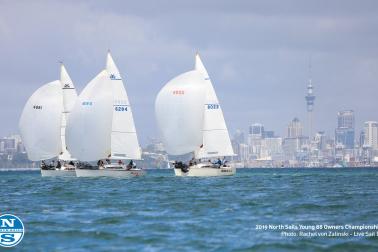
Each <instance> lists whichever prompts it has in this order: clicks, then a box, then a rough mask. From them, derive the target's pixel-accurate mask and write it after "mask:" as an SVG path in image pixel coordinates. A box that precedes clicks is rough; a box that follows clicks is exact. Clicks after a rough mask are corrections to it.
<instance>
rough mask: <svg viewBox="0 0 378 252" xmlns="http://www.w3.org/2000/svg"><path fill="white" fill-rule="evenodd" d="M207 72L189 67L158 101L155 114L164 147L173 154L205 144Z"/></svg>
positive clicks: (158, 96) (160, 93)
mask: <svg viewBox="0 0 378 252" xmlns="http://www.w3.org/2000/svg"><path fill="white" fill-rule="evenodd" d="M204 86H205V81H204V78H203V75H202V74H201V73H200V72H198V71H189V72H186V73H184V74H181V75H179V76H177V77H176V78H174V79H172V80H171V81H169V82H168V83H167V84H166V85H165V86H164V87H163V88H162V89H161V90H160V92H159V94H158V95H157V97H156V101H155V114H156V119H157V123H158V126H159V129H160V132H161V135H162V139H163V143H164V147H165V149H166V151H167V152H168V154H170V155H182V154H186V153H189V152H193V151H195V150H196V149H197V148H199V146H200V145H201V144H202V128H203V104H204V99H205V97H204V95H205V93H204Z"/></svg>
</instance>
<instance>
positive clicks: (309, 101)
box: [305, 59, 315, 141]
mask: <svg viewBox="0 0 378 252" xmlns="http://www.w3.org/2000/svg"><path fill="white" fill-rule="evenodd" d="M305 99H306V104H307V117H308V136H309V139H310V141H311V139H312V111H313V109H314V101H315V95H314V93H313V86H312V80H311V59H310V64H309V79H308V85H307V95H306V96H305Z"/></svg>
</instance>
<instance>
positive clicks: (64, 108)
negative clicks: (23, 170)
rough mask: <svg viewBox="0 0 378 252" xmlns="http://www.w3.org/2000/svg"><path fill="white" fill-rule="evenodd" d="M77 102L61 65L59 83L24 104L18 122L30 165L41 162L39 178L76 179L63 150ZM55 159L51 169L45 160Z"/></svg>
mask: <svg viewBox="0 0 378 252" xmlns="http://www.w3.org/2000/svg"><path fill="white" fill-rule="evenodd" d="M76 98H77V94H76V90H75V86H74V85H73V82H72V80H71V78H70V76H69V75H68V73H67V70H66V68H65V67H64V65H63V63H62V64H61V66H60V80H56V81H53V82H50V83H47V84H45V85H43V86H42V87H40V88H38V89H37V90H36V91H35V92H34V93H33V95H32V96H31V97H30V98H29V100H28V101H27V102H26V105H25V107H24V109H23V111H22V114H21V118H20V121H19V129H20V132H21V137H22V140H23V143H24V145H25V149H26V151H27V155H28V158H29V159H30V160H32V161H42V164H41V174H42V176H44V177H45V176H75V164H74V161H75V159H73V158H72V157H71V155H70V153H69V152H68V150H67V147H66V137H65V133H66V122H67V119H68V116H69V113H70V111H71V109H72V107H73V105H74V103H75V100H76ZM56 157H57V158H58V161H57V162H56V165H55V161H54V164H53V165H47V164H45V161H44V160H46V159H52V158H56Z"/></svg>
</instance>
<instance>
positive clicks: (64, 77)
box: [59, 62, 77, 160]
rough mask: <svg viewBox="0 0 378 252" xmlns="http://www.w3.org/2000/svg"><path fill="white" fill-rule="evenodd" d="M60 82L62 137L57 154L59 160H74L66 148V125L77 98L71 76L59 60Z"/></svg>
mask: <svg viewBox="0 0 378 252" xmlns="http://www.w3.org/2000/svg"><path fill="white" fill-rule="evenodd" d="M60 82H61V88H62V95H63V99H62V103H63V111H62V122H61V139H62V152H61V153H60V155H59V159H61V160H75V159H73V158H72V157H71V154H70V153H69V152H68V150H67V145H66V126H67V120H68V117H69V114H70V112H71V110H72V108H73V106H74V104H75V101H76V99H77V93H76V89H75V86H74V84H73V82H72V80H71V77H70V76H69V75H68V73H67V70H66V68H65V67H64V64H63V62H60Z"/></svg>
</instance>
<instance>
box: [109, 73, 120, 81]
mask: <svg viewBox="0 0 378 252" xmlns="http://www.w3.org/2000/svg"><path fill="white" fill-rule="evenodd" d="M109 77H110V79H111V80H121V77H120V78H117V76H115V74H110V76H109Z"/></svg>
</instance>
